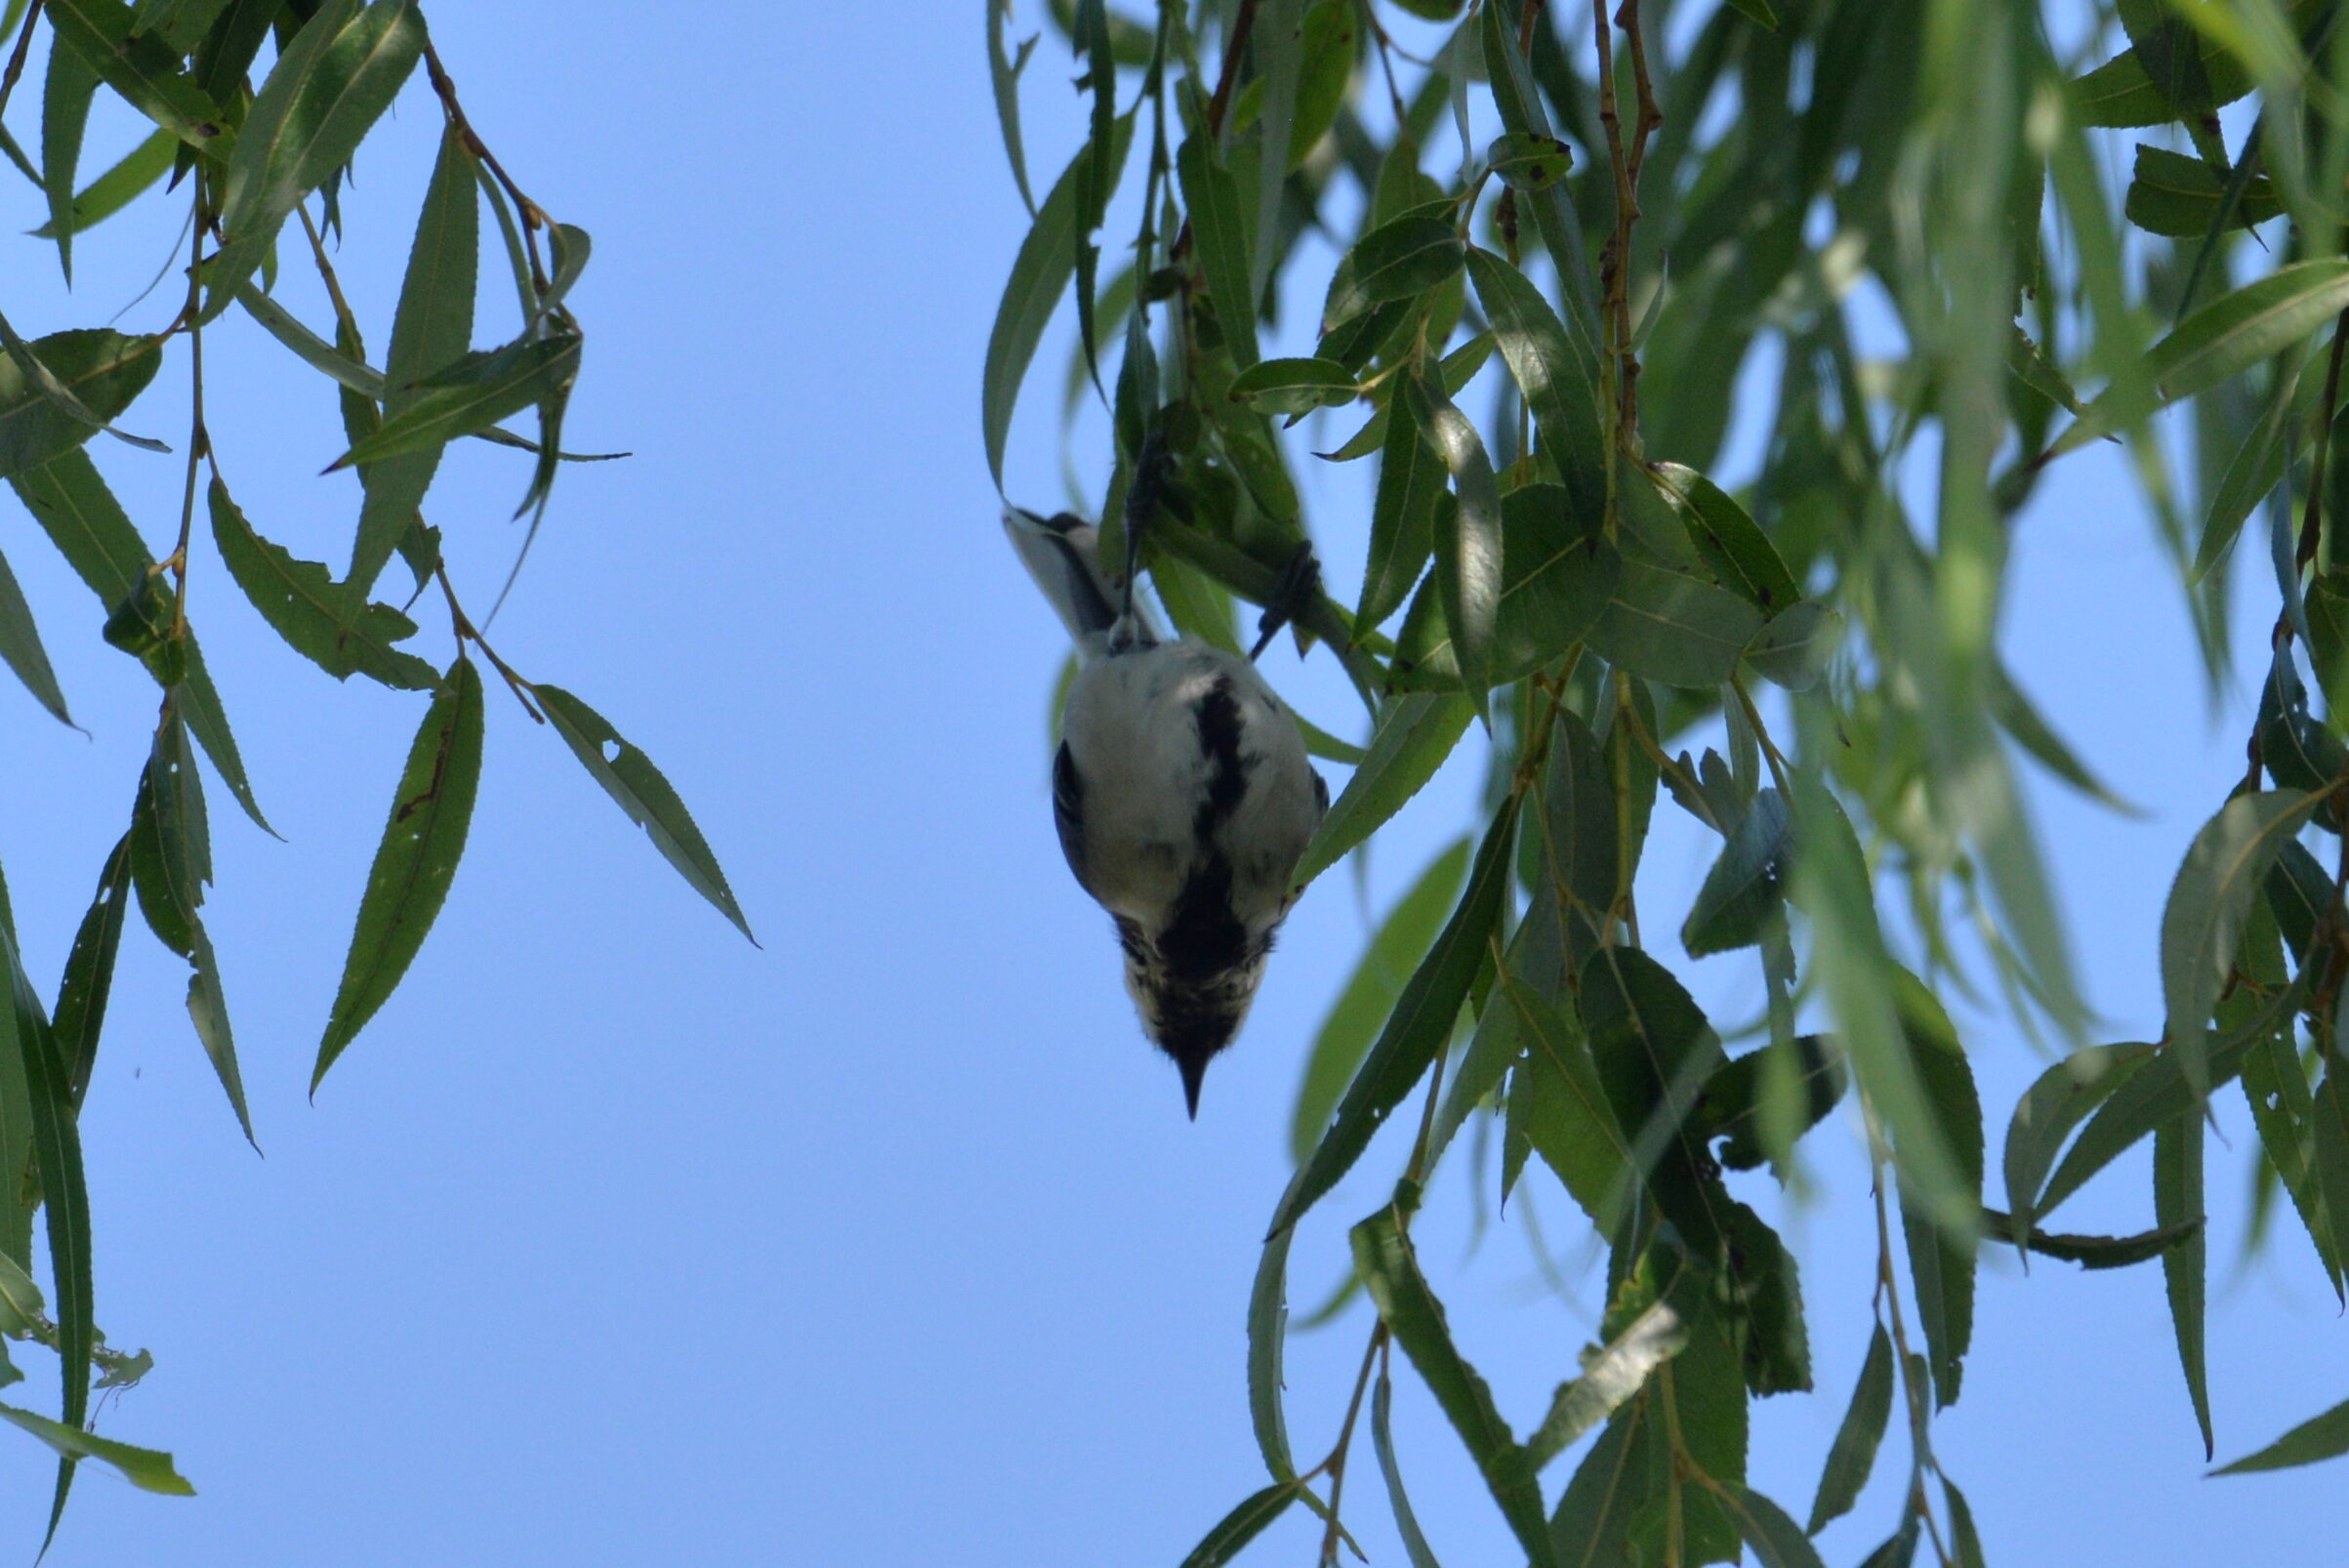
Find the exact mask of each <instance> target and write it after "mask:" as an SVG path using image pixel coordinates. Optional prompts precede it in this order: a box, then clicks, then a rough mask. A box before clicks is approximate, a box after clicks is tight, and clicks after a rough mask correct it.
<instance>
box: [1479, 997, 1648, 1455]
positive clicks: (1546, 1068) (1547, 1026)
mask: <svg viewBox="0 0 2349 1568" xmlns="http://www.w3.org/2000/svg"><path fill="white" fill-rule="evenodd" d="M1501 984H1502V985H1503V987H1504V989H1505V991H1506V993H1507V997H1508V1005H1509V1007H1511V1008H1512V1009H1514V1010H1515V1011H1516V1014H1517V1018H1518V1030H1517V1037H1518V1038H1519V1039H1520V1040H1522V1041H1523V1042H1524V1044H1525V1054H1524V1055H1523V1056H1522V1057H1521V1058H1520V1059H1519V1060H1518V1062H1517V1069H1516V1072H1517V1076H1516V1079H1515V1089H1516V1092H1518V1093H1522V1094H1523V1095H1524V1096H1525V1100H1524V1116H1523V1120H1522V1123H1521V1128H1522V1131H1523V1133H1524V1135H1525V1137H1526V1139H1527V1141H1528V1142H1530V1143H1531V1144H1532V1145H1533V1150H1534V1152H1535V1153H1537V1154H1539V1155H1541V1156H1542V1161H1543V1163H1544V1164H1545V1165H1547V1166H1548V1167H1549V1168H1550V1170H1552V1171H1553V1172H1555V1173H1557V1177H1558V1180H1559V1181H1560V1182H1561V1183H1563V1184H1564V1185H1565V1188H1566V1191H1567V1192H1568V1193H1569V1194H1570V1195H1571V1196H1572V1197H1573V1199H1574V1201H1575V1202H1576V1203H1577V1204H1578V1205H1580V1206H1581V1208H1582V1211H1583V1213H1585V1214H1586V1215H1588V1216H1589V1217H1590V1218H1591V1221H1592V1223H1594V1224H1596V1225H1597V1226H1598V1227H1599V1229H1600V1230H1601V1231H1602V1232H1604V1231H1609V1230H1611V1229H1612V1228H1613V1226H1614V1224H1615V1222H1616V1221H1617V1219H1618V1218H1619V1217H1620V1215H1621V1212H1622V1208H1623V1202H1624V1199H1625V1197H1626V1196H1627V1194H1628V1192H1629V1190H1630V1181H1631V1177H1632V1166H1631V1159H1632V1156H1631V1147H1630V1144H1629V1143H1628V1141H1626V1139H1625V1137H1624V1134H1623V1131H1622V1129H1621V1128H1619V1127H1618V1126H1617V1124H1616V1119H1615V1113H1614V1111H1613V1110H1611V1109H1610V1108H1609V1107H1608V1104H1607V1093H1606V1090H1605V1088H1604V1087H1603V1086H1602V1085H1601V1084H1600V1083H1599V1079H1598V1069H1597V1067H1596V1066H1595V1065H1594V1064H1593V1063H1592V1061H1591V1059H1590V1046H1589V1042H1588V1041H1587V1039H1586V1038H1585V1036H1584V1034H1583V1028H1582V1023H1581V1021H1580V1020H1579V1019H1577V1018H1576V1017H1574V1015H1573V1014H1571V1013H1569V1012H1568V1011H1566V1010H1565V1009H1563V1008H1561V1007H1560V1006H1559V1005H1558V1004H1557V1003H1555V1002H1553V1001H1551V1000H1550V999H1549V998H1548V997H1546V996H1545V995H1543V994H1542V992H1541V991H1539V990H1538V989H1536V988H1535V987H1533V986H1531V985H1527V984H1522V983H1518V982H1517V981H1516V980H1515V979H1514V978H1513V977H1511V976H1510V975H1509V974H1508V973H1507V971H1506V970H1505V969H1504V971H1503V976H1502V980H1501ZM1487 1006H1488V1007H1489V1006H1492V1004H1489V1003H1488V1004H1487ZM1512 1103H1514V1102H1513V1101H1512ZM1619 1402H1620V1401H1619ZM1609 1408H1610V1409H1612V1408H1613V1407H1612V1406H1610V1407H1609ZM1606 1414H1607V1412H1606V1411H1600V1412H1599V1413H1598V1414H1597V1415H1595V1416H1593V1417H1592V1418H1591V1420H1590V1424H1592V1425H1595V1424H1597V1423H1598V1422H1599V1421H1602V1420H1604V1419H1605V1417H1606ZM1572 1440H1573V1439H1572V1438H1568V1439H1566V1441H1568V1442H1571V1441H1572ZM1560 1446H1563V1444H1561V1445H1560Z"/></svg>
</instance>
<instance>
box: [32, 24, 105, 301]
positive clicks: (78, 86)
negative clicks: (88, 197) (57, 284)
mask: <svg viewBox="0 0 2349 1568" xmlns="http://www.w3.org/2000/svg"><path fill="white" fill-rule="evenodd" d="M97 92H98V72H97V71H95V70H93V69H92V68H91V67H90V65H89V63H88V62H86V61H84V60H83V59H82V57H81V56H80V55H78V54H76V53H74V52H73V51H72V50H71V49H57V48H53V49H51V50H50V51H49V73H48V80H47V81H46V82H45V83H44V84H43V85H42V88H41V189H42V191H43V193H44V194H46V195H47V196H48V198H49V227H50V228H51V229H52V230H53V231H54V232H55V234H56V236H57V257H58V265H59V266H60V267H62V268H63V269H64V273H65V282H66V284H67V285H68V286H71V284H72V282H73V224H72V221H71V220H72V216H73V177H74V171H75V170H76V169H77V168H78V167H79V166H80V164H81V156H82V132H83V130H84V129H85V128H87V126H88V125H89V123H90V100H91V99H92V98H93V97H94V96H95V95H96V94H97Z"/></svg>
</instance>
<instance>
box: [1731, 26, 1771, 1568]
mask: <svg viewBox="0 0 2349 1568" xmlns="http://www.w3.org/2000/svg"><path fill="white" fill-rule="evenodd" d="M1729 9H1730V10H1732V11H1734V12H1736V13H1737V14H1738V15H1739V16H1741V17H1744V18H1746V19H1747V20H1748V21H1758V22H1760V23H1761V24H1762V25H1763V26H1765V27H1767V28H1769V29H1770V30H1771V31H1772V32H1776V31H1778V13H1777V12H1775V11H1773V10H1771V9H1770V0H1729ZM1749 1539H1750V1538H1749ZM1755 1549H1756V1550H1758V1549H1760V1543H1758V1542H1756V1543H1755ZM1770 1568H1778V1565H1777V1564H1775V1563H1773V1564H1771V1565H1770Z"/></svg>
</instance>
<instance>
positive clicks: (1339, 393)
mask: <svg viewBox="0 0 2349 1568" xmlns="http://www.w3.org/2000/svg"><path fill="white" fill-rule="evenodd" d="M1359 392H1360V389H1359V388H1357V387H1356V386H1355V385H1354V376H1353V373H1352V372H1351V371H1349V370H1347V369H1346V368H1345V366H1343V365H1341V364H1339V363H1337V362H1336V361H1335V360H1330V359H1264V360H1259V361H1257V363H1256V364H1253V365H1251V366H1249V367H1248V368H1247V369H1246V370H1243V371H1241V372H1240V373H1239V374H1238V375H1237V376H1234V377H1233V378H1232V384H1231V394H1230V395H1231V399H1232V401H1234V402H1244V403H1246V404H1248V406H1249V407H1251V408H1253V409H1255V410H1256V411H1257V413H1259V414H1309V413H1311V412H1312V411H1313V410H1314V409H1316V408H1336V407H1339V405H1341V404H1344V403H1350V402H1352V401H1353V400H1354V398H1355V397H1356V396H1357V395H1358V394H1359Z"/></svg>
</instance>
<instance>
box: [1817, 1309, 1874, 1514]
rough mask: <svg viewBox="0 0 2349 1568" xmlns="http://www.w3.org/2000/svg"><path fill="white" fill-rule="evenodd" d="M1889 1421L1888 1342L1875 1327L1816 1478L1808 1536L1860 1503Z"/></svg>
mask: <svg viewBox="0 0 2349 1568" xmlns="http://www.w3.org/2000/svg"><path fill="white" fill-rule="evenodd" d="M1891 1419H1892V1338H1891V1336H1889V1335H1887V1334H1886V1333H1885V1332H1884V1326H1883V1325H1882V1324H1881V1323H1879V1324H1877V1325H1876V1326H1875V1334H1874V1335H1873V1336H1872V1337H1871V1338H1870V1340H1869V1341H1868V1357H1867V1359H1866V1360H1865V1361H1863V1362H1861V1364H1860V1381H1859V1382H1858V1384H1857V1385H1856V1386H1855V1387H1854V1388H1853V1389H1852V1391H1851V1404H1850V1405H1849V1406H1848V1407H1847V1408H1846V1409H1845V1410H1844V1412H1843V1424H1842V1425H1840V1426H1838V1427H1836V1428H1835V1440H1834V1444H1833V1445H1832V1446H1831V1447H1830V1448H1829V1449H1828V1451H1827V1468H1826V1469H1825V1470H1824V1471H1822V1472H1821V1474H1820V1476H1819V1494H1818V1496H1817V1497H1816V1498H1814V1499H1813V1500H1812V1502H1811V1519H1810V1523H1808V1524H1807V1525H1805V1526H1803V1530H1804V1531H1805V1532H1806V1533H1807V1534H1810V1535H1817V1534H1818V1533H1819V1532H1820V1531H1821V1530H1823V1529H1825V1528H1826V1527H1827V1525H1828V1524H1829V1523H1830V1522H1831V1521H1833V1520H1835V1519H1839V1518H1841V1517H1842V1516H1843V1515H1844V1514H1846V1513H1849V1512H1850V1511H1851V1507H1852V1505H1853V1504H1855V1503H1857V1502H1859V1501H1860V1490H1861V1488H1863V1487H1865V1486H1866V1485H1867V1484H1868V1472H1869V1471H1870V1470H1872V1469H1874V1468H1875V1451H1876V1448H1877V1447H1878V1445H1880V1444H1881V1443H1882V1442H1883V1441H1884V1427H1885V1425H1886V1424H1887V1423H1889V1422H1890V1421H1891Z"/></svg>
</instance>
